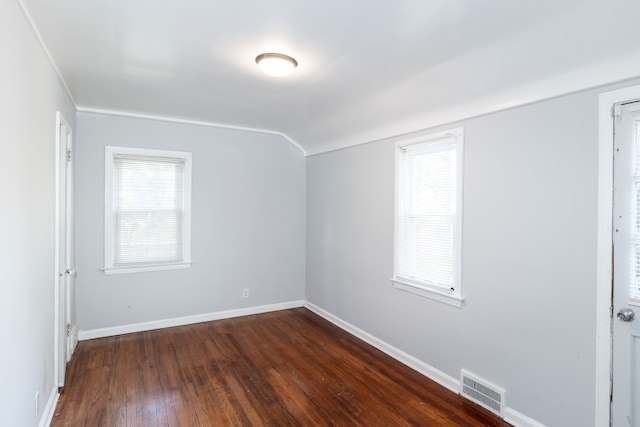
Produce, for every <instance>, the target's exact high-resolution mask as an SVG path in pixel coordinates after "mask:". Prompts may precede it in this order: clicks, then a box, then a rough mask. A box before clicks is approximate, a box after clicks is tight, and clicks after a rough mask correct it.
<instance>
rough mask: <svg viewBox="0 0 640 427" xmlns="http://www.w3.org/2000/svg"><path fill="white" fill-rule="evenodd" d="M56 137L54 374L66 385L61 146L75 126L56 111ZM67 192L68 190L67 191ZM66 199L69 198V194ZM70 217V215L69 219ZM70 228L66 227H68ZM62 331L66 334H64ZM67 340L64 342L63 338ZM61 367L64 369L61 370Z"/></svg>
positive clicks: (55, 377)
mask: <svg viewBox="0 0 640 427" xmlns="http://www.w3.org/2000/svg"><path fill="white" fill-rule="evenodd" d="M62 127H64V128H66V133H65V135H66V139H65V140H64V141H63V140H61V139H60V133H61V132H60V129H61V128H62ZM55 132H56V134H55V135H56V138H55V222H54V233H55V237H54V242H55V243H54V244H55V246H54V248H55V249H54V322H53V324H54V330H53V337H54V353H53V355H54V365H53V376H54V384H55V385H56V386H57V387H61V386H63V385H64V375H65V372H64V365H65V364H66V360H64V359H66V348H67V342H66V337H64V335H66V334H65V330H66V322H67V313H68V308H69V307H68V301H67V300H68V296H67V294H66V293H65V300H63V301H61V300H60V289H61V287H63V286H65V283H66V272H65V271H61V269H60V258H61V257H65V258H66V257H67V254H66V253H60V242H61V240H62V239H63V238H66V236H62V233H61V230H60V221H61V220H63V218H61V215H60V208H61V206H60V197H61V192H60V188H61V187H60V186H61V181H60V171H61V170H62V168H63V167H64V168H65V170H66V167H67V165H66V164H63V162H64V161H65V159H64V156H63V157H62V158H61V155H60V154H61V149H62V148H64V149H65V151H66V149H67V144H68V141H70V138H71V127H70V126H69V124H68V122H67V121H66V120H65V119H64V117H62V114H61V113H60V111H57V112H56V128H55ZM65 191H66V190H65ZM65 202H66V197H65ZM65 220H66V218H65ZM65 228H66V227H65ZM65 233H68V230H65ZM61 334H63V335H62V336H61ZM63 339H64V341H63ZM60 366H62V367H63V368H62V369H61V368H60Z"/></svg>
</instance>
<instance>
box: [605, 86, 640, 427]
mask: <svg viewBox="0 0 640 427" xmlns="http://www.w3.org/2000/svg"><path fill="white" fill-rule="evenodd" d="M635 99H640V86H632V87H628V88H623V89H618V90H614V91H611V92H604V93H601V94H600V101H599V118H598V125H599V135H598V140H599V143H598V253H597V275H596V390H595V392H596V405H595V425H597V426H608V425H610V422H611V421H610V418H611V407H610V393H611V379H612V377H611V364H612V359H611V351H612V346H611V342H612V337H611V326H612V325H611V321H612V318H611V313H612V311H611V310H612V308H611V286H612V284H611V281H612V279H613V273H612V257H611V256H612V251H611V245H612V242H613V233H612V226H613V118H612V108H613V106H614V104H616V103H619V102H625V101H630V100H635Z"/></svg>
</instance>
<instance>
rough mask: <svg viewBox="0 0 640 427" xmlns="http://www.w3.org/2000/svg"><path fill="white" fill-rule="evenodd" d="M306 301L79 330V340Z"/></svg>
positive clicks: (237, 314)
mask: <svg viewBox="0 0 640 427" xmlns="http://www.w3.org/2000/svg"><path fill="white" fill-rule="evenodd" d="M303 306H304V301H303V300H300V301H289V302H283V303H278V304H269V305H260V306H257V307H247V308H238V309H234V310H225V311H217V312H214V313H204V314H197V315H194V316H185V317H174V318H171V319H162V320H154V321H152V322H143V323H134V324H130V325H121V326H112V327H109V328H100V329H89V330H82V329H81V330H80V331H78V340H80V341H84V340H91V339H94V338H104V337H112V336H114V335H122V334H130V333H134V332H143V331H151V330H154V329H162V328H171V327H173V326H183V325H192V324H194V323H201V322H210V321H212V320H221V319H231V318H233V317H240V316H249V315H252V314H260V313H268V312H270V311H278V310H287V309H289V308H297V307H303Z"/></svg>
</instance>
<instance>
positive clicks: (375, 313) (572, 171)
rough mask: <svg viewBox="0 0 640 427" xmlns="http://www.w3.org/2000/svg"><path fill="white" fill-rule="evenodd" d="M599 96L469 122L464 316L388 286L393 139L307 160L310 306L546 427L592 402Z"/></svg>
mask: <svg viewBox="0 0 640 427" xmlns="http://www.w3.org/2000/svg"><path fill="white" fill-rule="evenodd" d="M609 89H611V88H606V89H603V90H598V91H595V90H594V91H589V92H583V93H579V94H574V95H570V96H565V97H561V98H557V99H553V100H549V101H545V102H541V103H537V104H533V105H529V106H524V107H521V108H515V109H511V110H507V111H503V112H500V113H495V114H491V115H487V116H483V117H478V118H474V119H470V120H466V121H463V122H460V123H455V124H452V125H451V126H446V127H442V128H439V129H446V128H449V127H456V126H464V127H465V129H466V152H465V154H466V158H465V160H466V167H465V178H464V226H463V242H464V243H463V292H464V296H465V298H466V303H465V306H464V307H463V308H462V309H458V308H453V307H450V306H448V305H444V304H442V303H438V302H435V301H432V300H430V299H426V298H424V297H420V296H416V295H413V294H409V293H406V292H402V291H399V290H395V289H394V288H393V286H392V284H391V282H390V280H389V279H390V278H391V277H392V274H393V209H394V143H393V141H383V142H375V143H370V144H366V145H362V146H358V147H353V148H349V149H345V150H341V151H336V152H331V153H325V154H321V155H317V156H313V157H310V158H308V164H307V170H308V175H307V195H308V203H307V276H306V277H307V281H306V289H307V293H306V296H307V300H309V301H310V302H312V303H314V304H316V305H318V306H319V307H321V308H323V309H325V310H327V311H329V312H330V313H332V314H334V315H336V316H338V317H340V318H342V319H344V320H346V321H347V322H350V323H351V324H353V325H355V326H357V327H359V328H361V329H363V330H364V331H366V332H368V333H370V334H372V335H374V336H376V337H377V338H380V339H382V340H383V341H386V342H387V343H389V344H391V345H393V346H395V347H397V348H399V349H401V350H404V351H405V352H407V353H409V354H410V355H412V356H414V357H416V358H418V359H420V360H422V361H424V362H426V363H428V364H430V365H431V366H433V367H435V368H437V369H440V370H441V371H443V372H445V373H446V374H448V375H450V376H451V377H453V378H459V371H460V369H462V368H464V369H467V370H469V371H471V372H472V373H475V374H477V375H479V376H480V377H483V378H485V379H486V380H488V381H491V382H493V383H494V384H497V385H499V386H502V387H504V388H505V389H506V390H507V393H508V406H509V407H511V408H513V409H515V410H516V411H518V412H520V413H522V414H524V415H526V416H529V417H532V418H533V419H535V420H537V421H539V422H541V423H544V424H545V425H549V426H589V425H593V423H594V409H593V408H594V404H595V398H594V394H595V330H596V329H595V314H596V309H595V289H596V237H597V236H596V233H597V226H596V214H597V182H598V128H597V126H598V96H597V95H598V93H600V92H601V91H604V90H609Z"/></svg>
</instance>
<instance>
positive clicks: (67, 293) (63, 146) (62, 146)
mask: <svg viewBox="0 0 640 427" xmlns="http://www.w3.org/2000/svg"><path fill="white" fill-rule="evenodd" d="M56 122H57V128H56V130H57V135H56V145H57V156H58V157H57V159H56V163H57V179H56V181H57V227H56V240H57V247H56V259H57V261H56V264H57V265H56V276H57V277H56V289H55V292H56V303H55V304H56V307H55V315H56V327H55V328H56V329H55V336H56V338H55V341H56V372H57V373H56V381H57V384H58V387H62V386H64V377H65V369H66V364H67V362H68V361H69V359H70V357H71V353H72V352H73V349H74V346H75V343H74V342H72V340H71V337H70V334H69V329H70V325H71V323H72V303H71V301H72V295H73V279H74V276H75V271H74V244H73V242H74V235H73V229H74V227H73V192H74V186H73V167H72V165H73V162H72V151H71V149H72V146H73V144H72V134H71V128H70V127H69V126H68V125H67V123H66V122H65V121H64V119H63V118H62V117H61V115H60V113H58V114H57V117H56Z"/></svg>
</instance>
